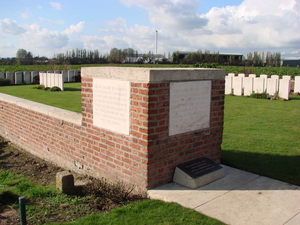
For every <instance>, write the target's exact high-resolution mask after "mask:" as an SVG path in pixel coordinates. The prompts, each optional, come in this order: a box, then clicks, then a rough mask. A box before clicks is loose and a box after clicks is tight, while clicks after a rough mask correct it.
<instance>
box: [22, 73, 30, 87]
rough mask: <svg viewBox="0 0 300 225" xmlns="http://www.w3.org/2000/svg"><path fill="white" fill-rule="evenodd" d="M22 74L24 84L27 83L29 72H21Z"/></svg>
mask: <svg viewBox="0 0 300 225" xmlns="http://www.w3.org/2000/svg"><path fill="white" fill-rule="evenodd" d="M23 75H24V82H25V83H26V84H29V83H30V72H29V71H26V72H23Z"/></svg>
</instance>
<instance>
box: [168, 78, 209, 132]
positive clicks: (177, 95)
mask: <svg viewBox="0 0 300 225" xmlns="http://www.w3.org/2000/svg"><path fill="white" fill-rule="evenodd" d="M210 102H211V81H191V82H172V83H170V113H169V116H170V120H169V121H170V122H169V135H176V134H181V133H185V132H190V131H195V130H200V129H205V128H208V127H209V122H210Z"/></svg>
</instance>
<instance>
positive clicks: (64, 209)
mask: <svg viewBox="0 0 300 225" xmlns="http://www.w3.org/2000/svg"><path fill="white" fill-rule="evenodd" d="M0 169H4V170H8V171H10V172H13V173H16V174H23V175H25V176H26V177H27V178H28V179H29V180H30V181H32V182H34V183H38V184H40V185H49V184H53V183H55V179H56V173H57V172H60V171H64V169H62V168H60V167H57V166H55V165H53V164H51V163H49V162H47V161H45V160H42V159H40V158H38V157H36V156H34V155H32V154H30V153H28V152H26V151H24V150H22V149H20V148H18V147H17V146H15V145H13V144H11V143H10V142H9V141H6V140H4V139H3V138H2V137H0ZM73 175H74V177H75V186H76V187H79V186H80V190H82V187H83V188H84V190H85V193H84V194H85V196H86V197H87V199H86V200H85V201H84V202H83V205H82V207H83V206H84V207H86V206H87V205H88V206H89V207H88V210H86V211H83V212H82V211H81V212H78V211H76V209H75V211H76V213H75V214H74V208H72V206H69V205H66V204H61V205H59V207H58V208H59V211H57V210H56V212H55V213H53V214H52V215H49V216H48V217H51V218H48V219H47V222H48V223H49V221H51V222H68V221H70V217H69V216H66V215H68V211H69V212H70V213H71V214H72V220H75V219H78V218H80V217H83V216H85V215H88V214H90V213H102V212H107V211H110V210H112V209H114V208H116V207H120V206H122V205H124V204H128V203H131V202H137V201H140V200H142V198H141V197H140V196H137V195H130V197H128V198H127V199H126V201H124V202H116V201H113V200H111V199H109V198H106V197H104V198H103V197H102V198H99V196H95V195H93V193H95V190H94V189H93V185H90V184H91V181H92V182H93V181H94V180H95V179H94V178H91V177H87V176H83V175H79V174H76V173H73ZM96 187H97V185H96ZM89 189H90V190H89ZM88 191H90V193H88ZM0 192H1V184H0ZM77 194H78V193H77ZM81 195H82V193H81ZM77 196H78V195H74V196H73V197H77ZM40 201H45V199H44V200H42V199H41V200H40ZM34 204H37V205H39V204H40V205H43V203H42V202H39V199H36V200H35V202H34ZM75 207H80V206H78V205H77V206H75ZM44 222H46V221H44ZM4 224H5V225H6V224H10V225H15V224H18V225H19V224H20V217H19V210H18V208H16V206H13V204H12V205H5V204H4V205H3V204H1V199H0V225H4ZM27 224H28V225H30V224H43V221H39V222H37V221H29V222H28V221H27Z"/></svg>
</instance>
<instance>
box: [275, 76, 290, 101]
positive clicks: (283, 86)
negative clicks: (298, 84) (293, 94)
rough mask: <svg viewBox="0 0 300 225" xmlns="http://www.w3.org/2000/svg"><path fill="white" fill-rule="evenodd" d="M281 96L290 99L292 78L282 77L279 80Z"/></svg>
mask: <svg viewBox="0 0 300 225" xmlns="http://www.w3.org/2000/svg"><path fill="white" fill-rule="evenodd" d="M278 94H279V97H280V98H283V99H286V100H289V94H290V80H289V79H280V80H279V91H278Z"/></svg>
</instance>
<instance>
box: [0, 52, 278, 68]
mask: <svg viewBox="0 0 300 225" xmlns="http://www.w3.org/2000/svg"><path fill="white" fill-rule="evenodd" d="M155 62H157V63H173V64H196V63H198V64H202V63H218V64H219V65H231V66H271V67H279V66H280V64H281V54H280V53H279V52H276V53H271V52H257V51H255V52H253V53H252V52H249V53H248V54H247V58H245V57H244V56H242V55H234V54H233V55H230V54H226V55H225V54H220V53H219V52H212V53H211V52H210V51H209V50H205V51H202V50H198V51H196V52H191V53H182V52H179V51H176V52H173V54H170V53H168V58H166V56H165V54H164V55H160V56H158V55H155V54H153V53H152V52H150V51H149V53H148V54H139V53H138V51H137V50H134V49H133V48H126V49H118V48H112V49H111V50H110V52H109V53H108V54H101V53H100V52H99V50H98V49H96V50H93V51H92V50H86V49H78V48H77V49H72V50H69V51H66V52H65V53H58V54H54V55H53V57H52V58H50V59H49V58H47V57H45V56H41V57H40V56H35V57H33V54H32V53H31V52H30V51H26V50H25V49H19V50H18V51H17V53H16V57H13V58H1V59H0V64H2V65H3V64H4V65H12V64H18V65H32V64H71V65H76V64H105V63H155Z"/></svg>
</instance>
